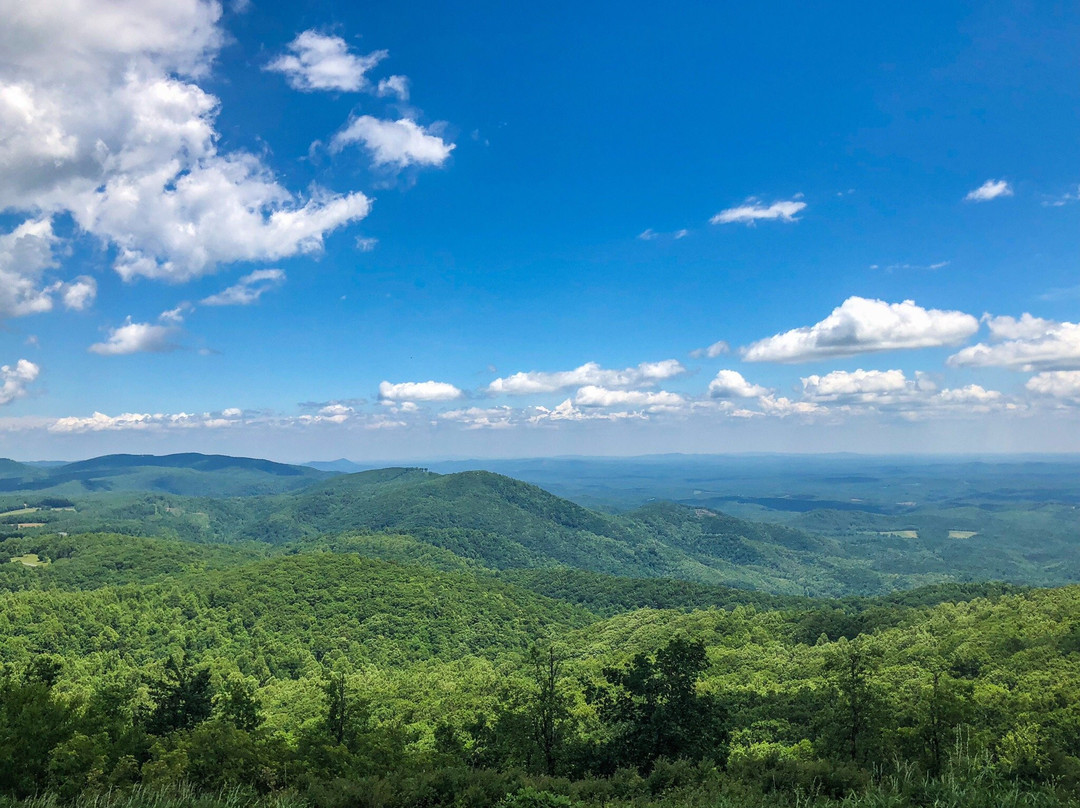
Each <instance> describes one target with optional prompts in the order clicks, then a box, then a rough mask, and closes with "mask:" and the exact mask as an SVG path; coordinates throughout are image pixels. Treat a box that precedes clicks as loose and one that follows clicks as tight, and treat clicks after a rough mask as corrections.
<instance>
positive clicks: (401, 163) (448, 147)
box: [330, 115, 456, 168]
mask: <svg viewBox="0 0 1080 808" xmlns="http://www.w3.org/2000/svg"><path fill="white" fill-rule="evenodd" d="M353 143H360V144H362V145H363V146H364V147H365V148H366V149H367V150H368V151H369V152H370V153H371V159H372V161H373V162H374V163H375V165H379V166H393V167H396V168H406V167H407V166H411V165H421V166H441V165H442V164H443V163H445V162H446V159H447V158H448V157H449V156H450V152H452V151H453V150H454V149H455V148H456V147H455V145H454V144H453V143H447V142H446V141H445V140H443V139H442V138H441V137H439V136H438V135H434V134H432V133H431V132H430V131H428V130H427V129H425V128H424V127H423V126H420V125H419V124H418V123H416V121H414V120H412V119H410V118H401V119H400V120H397V121H389V120H382V119H380V118H374V117H372V116H371V115H361V116H360V117H358V118H354V119H353V120H352V121H350V122H349V124H348V125H347V126H346V127H345V128H344V129H342V130H341V131H340V132H338V133H337V134H336V135H334V137H333V140H331V141H330V149H331V151H341V150H342V149H343V148H345V147H346V146H348V145H350V144H353Z"/></svg>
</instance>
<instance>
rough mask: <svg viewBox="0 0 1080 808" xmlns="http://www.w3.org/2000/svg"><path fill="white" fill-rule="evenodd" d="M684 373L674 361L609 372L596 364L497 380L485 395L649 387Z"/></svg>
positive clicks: (684, 370) (532, 372)
mask: <svg viewBox="0 0 1080 808" xmlns="http://www.w3.org/2000/svg"><path fill="white" fill-rule="evenodd" d="M685 372H686V368H685V367H683V365H682V363H681V362H679V361H678V360H676V359H665V360H662V361H660V362H642V363H641V364H639V365H638V366H637V367H632V368H625V369H624V370H609V369H606V368H602V367H600V365H598V364H597V363H596V362H586V363H585V364H584V365H581V366H580V367H577V368H574V369H573V370H563V371H555V372H550V373H549V372H543V371H528V372H519V373H515V374H513V375H511V376H506V377H504V378H499V379H496V380H495V381H493V382H492V383H491V384H489V385H488V392H489V393H492V394H495V395H499V394H505V395H514V396H520V395H530V394H536V393H554V392H556V391H558V390H566V389H568V388H570V387H585V386H587V385H595V386H597V387H649V386H651V385H653V384H656V383H657V382H659V381H663V380H665V379H670V378H672V377H674V376H678V375H680V374H682V373H685Z"/></svg>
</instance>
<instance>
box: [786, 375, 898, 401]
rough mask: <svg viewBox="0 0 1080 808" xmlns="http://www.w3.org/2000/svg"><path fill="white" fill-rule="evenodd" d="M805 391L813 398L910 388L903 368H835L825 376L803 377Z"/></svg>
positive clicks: (877, 392) (889, 391) (838, 396)
mask: <svg viewBox="0 0 1080 808" xmlns="http://www.w3.org/2000/svg"><path fill="white" fill-rule="evenodd" d="M802 385H803V392H804V393H806V395H808V396H810V397H811V398H816V399H831V398H845V397H848V396H858V395H865V394H871V395H876V394H881V393H899V392H902V391H904V390H906V389H907V388H908V380H907V377H905V376H904V372H903V371H902V370H863V369H862V368H859V369H858V370H854V371H845V370H834V371H833V372H832V373H827V374H826V375H824V376H818V375H811V376H807V377H806V378H804V379H802Z"/></svg>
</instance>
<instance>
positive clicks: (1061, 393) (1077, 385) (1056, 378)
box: [1024, 370, 1080, 400]
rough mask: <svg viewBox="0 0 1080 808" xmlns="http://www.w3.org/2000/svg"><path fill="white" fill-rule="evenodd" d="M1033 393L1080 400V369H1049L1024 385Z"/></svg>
mask: <svg viewBox="0 0 1080 808" xmlns="http://www.w3.org/2000/svg"><path fill="white" fill-rule="evenodd" d="M1024 387H1026V388H1027V389H1028V390H1030V391H1031V392H1032V393H1036V394H1038V395H1041V396H1053V397H1054V398H1065V399H1074V400H1080V370H1048V371H1043V372H1042V373H1039V374H1037V375H1035V376H1032V377H1031V378H1030V379H1028V380H1027V384H1025V385H1024Z"/></svg>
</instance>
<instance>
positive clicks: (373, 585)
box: [0, 536, 1080, 806]
mask: <svg viewBox="0 0 1080 808" xmlns="http://www.w3.org/2000/svg"><path fill="white" fill-rule="evenodd" d="M68 538H69V539H70V540H72V541H74V542H75V543H76V544H79V543H82V542H85V543H86V544H87V545H88V546H90V547H94V546H96V547H97V552H98V553H99V554H100V552H101V548H102V547H105V546H108V545H109V544H110V543H113V544H114V545H116V544H121V543H122V542H123V541H124V538H123V537H120V536H98V537H93V536H88V537H68ZM367 538H368V541H367V545H368V546H379V545H380V542H378V541H375V538H376V537H374V536H370V537H367ZM381 538H382V542H383V544H384V545H387V546H389V545H394V544H397V543H400V544H402V545H403V546H404V548H405V550H406V551H407V550H408V547H409V541H410V540H409V539H407V538H404V537H397V538H395V537H393V536H385V537H381ZM346 544H347V542H346ZM137 546H138V548H139V555H140V557H141V558H142V563H143V567H144V568H143V570H142V574H143V575H145V576H146V577H147V580H146V581H144V582H125V583H120V584H112V583H108V582H107V581H94V580H92V578H91V579H87V578H86V577H80V579H79V580H77V581H75V582H73V581H72V580H70V579H66V578H60V579H58V580H56V581H54V583H53V584H47V585H39V586H38V587H36V588H27V587H23V588H22V589H21V590H20V591H11V592H10V593H9V594H6V595H2V596H0V638H3V639H2V642H0V658H2V660H3V667H2V673H0V760H3V761H6V762H7V765H6V766H0V792H3V793H5V794H7V795H8V797H9V798H11V799H15V800H24V801H29V803H28V804H42V805H45V804H60V803H62V802H69V801H82V802H83V803H84V804H89V803H87V802H86V801H88V800H89V801H92V802H93V803H94V804H95V805H99V806H104V805H112V804H116V805H132V806H135V805H143V804H154V805H159V806H165V805H173V804H175V805H181V804H184V805H187V804H198V803H199V802H200V801H202V802H205V803H206V804H208V805H209V804H215V805H217V804H235V805H240V804H255V803H259V804H267V805H269V804H271V803H273V804H275V805H280V804H293V803H295V804H307V805H315V806H338V805H341V806H344V805H380V806H399V805H400V806H411V805H429V806H440V805H476V806H482V805H496V804H503V805H506V806H514V805H522V806H526V805H571V804H576V803H581V804H587V805H647V804H654V803H655V804H670V805H764V804H766V803H769V804H770V805H785V804H790V805H813V804H821V805H827V804H844V805H883V806H884V805H908V804H934V803H935V801H936V804H939V805H983V804H986V805H990V804H994V805H1009V804H1015V805H1058V804H1070V803H1069V802H1068V800H1069V799H1070V798H1069V797H1068V794H1070V793H1072V790H1073V789H1075V788H1076V787H1077V786H1078V785H1080V708H1078V705H1080V698H1078V696H1080V588H1065V589H1058V590H1036V591H1022V592H1011V591H1009V590H1007V589H1003V588H1001V587H995V586H969V587H966V588H964V589H954V590H951V591H950V590H948V589H937V590H935V589H930V590H924V591H923V592H921V593H920V592H916V593H910V594H908V595H904V596H902V597H898V598H893V599H880V600H865V601H858V600H853V601H832V602H821V601H807V600H805V599H793V600H792V602H791V603H785V602H783V601H782V599H781V600H780V602H776V603H771V604H770V603H758V604H757V605H736V604H735V603H734V602H733V599H734V597H735V596H734V595H733V594H732V591H731V590H717V594H718V595H719V594H724V593H726V594H725V597H726V598H727V599H728V600H727V601H726V602H725V603H724V604H723V606H722V607H717V606H712V607H708V608H698V607H700V606H702V603H701V602H700V601H701V599H702V598H703V597H705V594H704V593H703V592H702V591H700V590H691V591H690V592H688V593H685V594H687V595H689V596H690V599H691V601H692V602H690V603H686V604H683V606H682V607H681V608H675V609H654V608H636V607H634V605H635V604H636V603H638V602H640V601H641V600H642V599H643V598H645V599H647V598H649V597H660V598H665V599H669V600H670V599H671V598H672V597H673V594H672V593H673V591H675V592H678V590H679V586H680V585H679V584H678V583H676V582H664V581H654V582H653V584H652V586H653V590H652V594H649V591H650V590H648V589H643V587H645V584H647V582H643V581H632V580H626V579H620V578H606V579H605V578H602V577H601V578H597V577H595V576H594V577H585V578H582V579H577V580H578V581H579V585H580V590H582V591H575V590H574V587H573V584H572V583H565V582H564V586H563V590H564V591H562V592H561V593H560V594H561V597H549V596H547V595H543V594H538V593H537V592H535V591H532V590H531V589H528V588H525V587H524V586H521V585H519V584H517V583H513V582H511V581H508V580H500V579H499V578H498V577H497V576H496V575H495V574H494V573H492V572H489V571H485V570H464V571H463V570H457V571H446V570H438V569H433V568H431V567H426V566H419V565H416V564H407V563H394V562H387V561H379V560H375V559H371V558H364V557H362V556H360V555H358V554H357V553H355V552H348V551H345V552H338V553H331V552H318V551H308V552H295V553H287V554H285V555H281V556H277V557H271V558H265V559H254V560H253V559H251V558H243V557H241V558H237V557H234V554H236V553H237V552H239V553H240V555H241V556H243V553H244V552H245V551H243V550H240V551H238V550H237V548H234V547H229V548H204V551H203V552H204V554H205V553H206V552H208V551H209V552H210V554H211V555H213V554H214V553H221V554H222V555H225V556H229V558H227V559H225V560H224V561H223V560H222V558H211V559H209V560H207V559H205V558H204V559H203V560H202V561H201V562H199V563H196V564H189V563H187V562H188V560H187V559H181V562H180V563H179V566H180V569H179V570H177V569H175V567H176V566H177V564H178V562H177V559H176V557H175V554H176V552H177V545H175V544H173V543H170V542H165V541H161V540H142V542H141V543H139V544H138V545H137ZM180 546H181V547H184V546H186V545H180ZM156 564H160V565H163V566H164V567H165V568H166V570H167V571H166V572H164V573H161V574H158V575H155V574H153V573H152V572H151V570H152V568H153V567H154V566H155V565H156ZM59 567H60V564H59V562H57V563H56V564H55V565H54V569H55V568H59ZM38 573H44V574H45V575H49V574H50V570H49V567H44V568H42V567H37V568H25V569H22V570H20V571H19V574H20V575H22V574H38ZM100 575H101V577H102V578H104V579H108V578H109V577H110V574H109V571H108V570H102V571H101V573H100ZM574 580H575V579H574V578H573V576H570V577H568V578H567V581H574ZM46 581H47V579H46ZM521 583H529V581H522V582H521ZM533 583H535V579H534V580H533ZM548 588H549V589H550V587H548ZM604 590H606V591H607V595H606V596H603V597H601V595H600V593H601V592H602V591H604ZM755 597H758V596H755V595H753V594H752V593H748V600H753V599H754V598H755ZM598 598H600V599H602V601H603V603H604V604H605V606H604V608H603V609H600V610H599V611H603V612H606V613H608V614H610V615H611V616H601V614H598V613H597V611H594V610H593V609H590V608H588V607H587V606H586V605H583V603H587V602H589V601H590V600H591V601H592V602H594V603H595V602H596V601H597V599H598ZM620 598H621V599H622V600H624V601H625V602H626V603H628V604H630V606H629V607H628V608H623V609H620V608H619V607H618V606H617V605H615V604H617V603H618V602H619V600H620ZM952 598H956V599H958V602H952V601H951V599H952ZM35 795H37V796H35ZM196 795H202V796H196ZM50 801H51V802H50Z"/></svg>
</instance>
